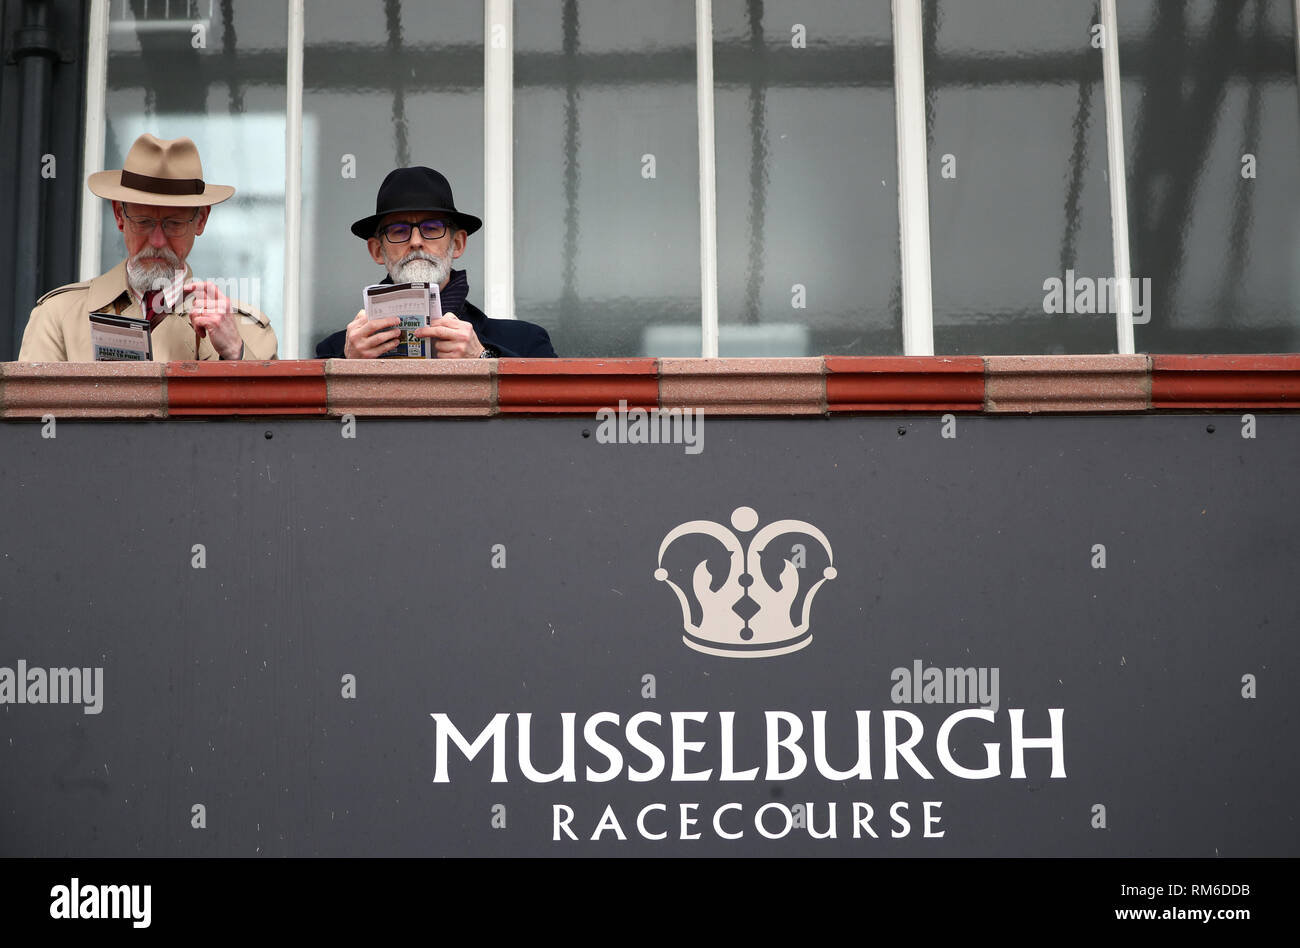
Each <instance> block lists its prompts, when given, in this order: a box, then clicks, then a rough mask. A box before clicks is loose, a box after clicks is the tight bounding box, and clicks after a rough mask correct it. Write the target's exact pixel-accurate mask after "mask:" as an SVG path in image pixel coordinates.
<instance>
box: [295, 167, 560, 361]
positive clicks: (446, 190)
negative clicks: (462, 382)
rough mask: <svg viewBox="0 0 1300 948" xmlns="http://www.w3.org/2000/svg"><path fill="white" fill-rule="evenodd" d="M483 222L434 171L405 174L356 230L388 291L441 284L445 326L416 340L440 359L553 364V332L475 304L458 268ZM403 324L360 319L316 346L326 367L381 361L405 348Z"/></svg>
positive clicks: (393, 180) (391, 181)
mask: <svg viewBox="0 0 1300 948" xmlns="http://www.w3.org/2000/svg"><path fill="white" fill-rule="evenodd" d="M482 226H483V222H482V221H481V220H479V219H478V218H477V217H474V216H473V215H472V214H463V213H461V212H460V211H458V210H456V202H455V200H454V199H453V198H452V194H451V185H450V184H448V183H447V179H446V178H444V177H443V176H442V175H441V174H439V173H438V172H436V171H434V170H433V169H432V168H424V167H416V168H398V169H397V170H395V171H391V172H389V174H388V177H386V178H384V183H383V184H381V185H380V186H379V196H378V197H377V198H376V200H375V213H374V214H372V215H370V216H369V217H363V218H362V219H361V220H359V221H357V222H356V223H355V224H353V225H352V233H354V234H356V235H357V236H358V237H360V238H361V239H362V240H364V241H365V242H366V246H367V248H368V249H369V250H370V257H371V259H373V260H374V261H375V263H377V264H379V265H381V266H382V267H384V268H385V269H386V270H387V271H388V276H387V277H386V278H385V279H384V280H383V281H382V282H384V283H436V284H438V289H439V292H440V293H441V295H442V311H443V315H442V318H441V319H437V320H435V321H434V322H433V323H432V324H430V325H429V326H426V327H424V328H422V329H418V330H416V332H415V335H416V336H418V337H421V338H425V339H430V338H431V339H434V340H435V351H436V353H437V356H438V358H439V359H495V358H498V357H515V356H525V357H534V356H551V357H553V356H554V355H555V349H554V348H552V346H551V338H550V336H548V335H547V333H546V330H545V329H543V328H542V327H541V326H538V325H535V324H534V323H527V322H524V321H523V320H520V319H490V318H488V316H487V315H485V314H484V313H483V311H482V310H480V309H479V308H478V307H476V306H474V305H473V304H471V303H470V302H469V301H468V299H467V297H468V296H469V280H468V279H467V278H466V276H465V271H464V270H453V269H452V268H451V263H452V261H453V260H455V259H456V258H457V257H459V256H460V255H461V254H462V253H464V252H465V240H466V238H467V237H469V235H470V234H472V233H474V232H475V231H476V230H478V229H479V228H480V227H482ZM398 322H399V320H398V319H397V318H396V317H393V318H391V319H379V320H368V319H367V318H366V311H365V310H364V309H363V310H361V311H359V312H358V313H357V315H356V317H355V318H354V319H353V320H352V322H350V323H348V325H347V328H346V329H343V330H340V331H339V332H336V333H334V335H332V336H329V337H327V338H325V339H324V340H322V341H321V343H320V344H319V345H317V346H316V356H317V358H321V359H337V358H347V359H374V358H376V357H378V356H381V355H383V354H384V353H385V352H388V351H389V350H390V349H392V348H393V347H394V346H396V345H397V343H398V339H399V337H400V336H401V330H400V329H397V328H395V327H396V326H397V324H398Z"/></svg>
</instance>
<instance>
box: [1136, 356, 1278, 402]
mask: <svg viewBox="0 0 1300 948" xmlns="http://www.w3.org/2000/svg"><path fill="white" fill-rule="evenodd" d="M1151 362H1152V369H1151V407H1153V408H1163V409H1188V408H1200V409H1213V408H1234V409H1235V408H1296V407H1300V355H1233V356H1222V355H1216V356H1183V355H1157V356H1152V357H1151Z"/></svg>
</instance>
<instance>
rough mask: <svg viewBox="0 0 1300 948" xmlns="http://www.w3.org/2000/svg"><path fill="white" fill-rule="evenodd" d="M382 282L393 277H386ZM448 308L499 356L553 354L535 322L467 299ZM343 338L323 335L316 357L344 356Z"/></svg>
mask: <svg viewBox="0 0 1300 948" xmlns="http://www.w3.org/2000/svg"><path fill="white" fill-rule="evenodd" d="M383 282H384V283H390V282H392V281H391V280H389V279H385V280H384V281H383ZM447 312H449V313H455V314H456V315H457V316H458V317H460V318H461V319H463V320H465V321H466V322H467V323H469V324H470V325H472V326H473V327H474V334H475V335H476V336H478V341H479V342H481V343H482V344H483V345H485V346H491V347H492V348H493V349H495V350H497V352H499V353H500V354H501V357H502V358H505V359H512V358H518V357H525V358H552V359H553V358H555V348H554V347H553V346H552V345H551V337H550V335H549V334H548V333H547V332H546V330H545V329H543V328H542V327H541V326H539V325H537V324H536V323H529V322H524V320H522V319H493V318H492V317H490V316H488V315H487V314H486V313H484V312H483V311H482V310H481V309H479V308H478V307H477V306H475V305H474V304H473V303H471V302H469V301H468V300H466V301H465V302H463V303H461V304H460V305H459V306H450V307H447ZM346 342H347V330H346V329H340V330H339V331H338V332H336V333H334V334H333V335H331V336H326V337H325V338H324V339H322V340H321V341H320V342H319V343H317V345H316V358H318V359H342V358H344V356H343V346H344V344H345V343H346Z"/></svg>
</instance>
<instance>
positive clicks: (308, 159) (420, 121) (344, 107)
mask: <svg viewBox="0 0 1300 948" xmlns="http://www.w3.org/2000/svg"><path fill="white" fill-rule="evenodd" d="M359 7H360V8H361V10H362V11H364V14H365V15H359V12H360V11H359ZM303 73H304V80H303V81H304V89H303V250H302V280H303V283H302V296H301V298H302V317H301V318H302V331H301V346H302V348H301V353H302V355H303V356H304V357H306V358H311V357H312V356H313V355H314V354H315V351H316V343H318V342H320V341H321V340H322V339H324V338H325V337H326V336H328V335H330V334H331V333H333V332H335V331H337V330H339V329H342V328H343V327H344V326H346V325H347V323H348V322H349V321H350V320H351V319H352V317H353V316H355V315H356V313H357V310H359V309H360V308H361V289H362V287H363V286H365V285H366V284H368V283H377V282H379V281H380V280H382V279H383V278H384V277H385V276H386V275H387V271H385V270H384V268H383V267H381V266H379V265H378V264H376V263H375V262H374V261H373V260H371V259H370V254H369V252H368V251H367V250H366V244H365V242H364V241H362V240H360V239H359V238H357V237H355V236H353V235H352V232H351V231H350V230H349V227H351V225H352V223H353V222H354V221H357V220H360V219H361V218H363V217H367V216H369V215H371V214H373V213H374V211H375V195H376V192H378V190H379V185H380V183H381V182H382V181H383V180H384V177H385V176H386V175H387V174H388V172H390V171H392V170H393V169H394V168H402V167H409V166H412V165H427V166H428V167H431V168H436V169H437V170H439V171H441V172H442V173H443V174H444V175H446V176H447V179H448V181H449V182H450V183H451V187H452V192H453V194H454V196H455V199H456V207H457V209H458V210H462V211H464V212H465V213H467V214H473V215H475V216H476V217H482V216H483V5H482V3H481V2H459V3H436V4H431V3H420V2H405V3H403V2H400V0H389V2H380V0H368V2H366V3H365V4H364V5H361V4H358V3H355V2H352V0H313V2H311V3H308V4H307V5H306V23H305V49H304V54H303ZM455 266H456V269H461V270H465V271H466V274H467V275H468V276H469V283H470V294H469V300H470V302H471V303H473V304H474V305H476V306H479V307H480V308H482V309H484V310H485V311H486V312H487V314H488V315H489V316H492V315H494V314H493V313H492V312H491V311H490V309H489V308H488V307H487V305H486V297H487V294H486V292H485V289H484V288H485V286H486V282H487V281H486V278H485V275H484V273H483V257H482V238H481V236H479V235H475V236H472V237H470V238H469V241H468V243H467V244H466V249H465V253H464V254H463V255H462V256H461V257H460V258H459V259H458V260H457V261H456V264H455ZM521 315H522V314H521Z"/></svg>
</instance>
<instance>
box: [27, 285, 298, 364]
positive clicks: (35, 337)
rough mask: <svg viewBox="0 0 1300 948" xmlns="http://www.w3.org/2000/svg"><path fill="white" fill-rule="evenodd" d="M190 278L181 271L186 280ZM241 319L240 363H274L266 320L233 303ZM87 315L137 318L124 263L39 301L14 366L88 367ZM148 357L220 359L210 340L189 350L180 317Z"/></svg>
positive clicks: (168, 324)
mask: <svg viewBox="0 0 1300 948" xmlns="http://www.w3.org/2000/svg"><path fill="white" fill-rule="evenodd" d="M191 276H192V274H191V272H190V270H189V268H186V271H185V277H186V279H187V280H188V279H190V278H191ZM231 302H232V303H233V304H234V305H235V308H236V309H237V310H238V311H239V313H240V314H241V315H240V317H239V319H238V323H239V334H240V336H242V337H243V339H244V359H245V361H260V360H263V359H274V358H275V357H276V355H275V350H276V339H275V330H274V329H272V328H271V321H270V320H269V319H267V317H266V315H265V314H263V313H261V312H259V311H257V310H256V309H253V308H252V307H251V306H247V305H245V304H243V303H241V302H239V301H238V300H231ZM91 313H118V314H119V315H124V316H134V317H136V318H137V319H139V318H142V317H141V315H140V304H139V303H137V302H136V300H135V297H134V296H132V295H131V293H130V292H128V290H127V286H126V261H122V262H121V263H119V264H118V265H117V266H115V267H114V268H113V269H112V270H109V271H108V272H107V273H103V274H100V275H99V276H97V277H95V279H93V280H90V281H89V282H86V283H70V284H68V285H67V286H61V287H59V288H58V289H54V290H50V292H48V293H46V294H45V295H44V296H42V297H41V298H40V299H39V300H37V301H36V307H35V308H34V309H33V310H32V314H31V316H30V317H29V318H28V320H27V329H26V331H25V332H24V333H23V344H22V348H21V349H20V350H19V352H18V361H19V362H91V361H93V360H94V350H93V349H92V348H91V345H90V319H89V318H88V317H89V315H90V314H91ZM152 337H153V357H154V360H155V361H157V362H187V361H193V360H194V359H196V358H198V359H201V360H210V359H217V358H220V357H219V356H218V355H217V350H216V349H214V348H213V347H212V342H211V340H209V339H207V338H204V339H202V340H200V343H199V349H198V353H197V355H196V353H195V350H194V329H193V327H192V326H191V325H190V322H189V320H188V319H186V318H185V316H183V315H178V314H171V315H169V316H167V317H166V318H165V319H163V321H162V322H161V323H159V324H158V326H157V327H156V328H155V329H154V331H153V333H152Z"/></svg>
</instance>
